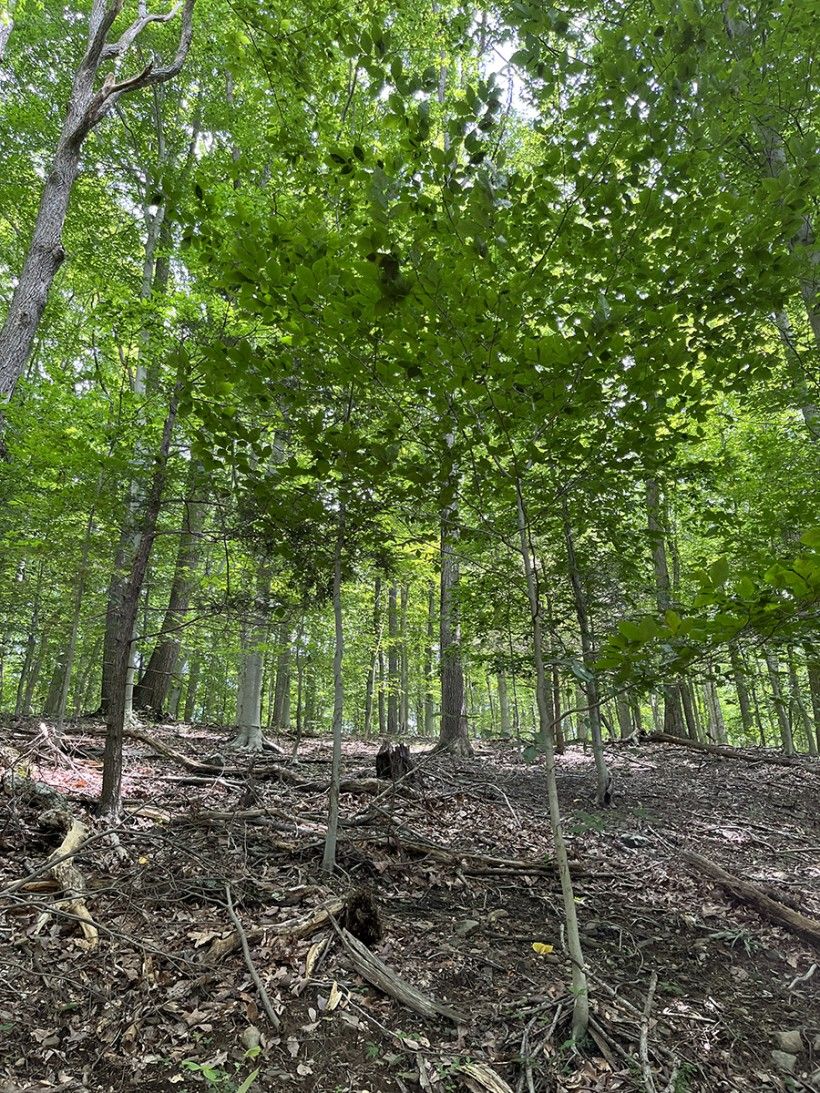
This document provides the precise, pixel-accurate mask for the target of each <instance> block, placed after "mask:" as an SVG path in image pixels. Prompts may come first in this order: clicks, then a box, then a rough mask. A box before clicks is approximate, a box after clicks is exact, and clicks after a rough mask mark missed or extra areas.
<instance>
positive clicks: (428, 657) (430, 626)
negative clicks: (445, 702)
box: [424, 581, 436, 737]
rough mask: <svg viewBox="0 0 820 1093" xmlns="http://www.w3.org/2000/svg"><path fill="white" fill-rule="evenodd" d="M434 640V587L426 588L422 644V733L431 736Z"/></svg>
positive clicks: (433, 724)
mask: <svg viewBox="0 0 820 1093" xmlns="http://www.w3.org/2000/svg"><path fill="white" fill-rule="evenodd" d="M435 640H436V589H435V585H434V584H433V582H432V581H431V582H430V584H429V586H428V588H427V642H426V644H425V646H424V735H425V736H427V737H432V735H433V733H434V732H435V727H436V699H435V695H434V693H433V686H434V675H433V671H434V662H435Z"/></svg>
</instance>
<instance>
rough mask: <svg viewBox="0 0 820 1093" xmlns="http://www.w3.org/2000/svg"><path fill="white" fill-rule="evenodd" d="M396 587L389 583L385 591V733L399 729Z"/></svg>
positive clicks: (393, 734) (392, 734)
mask: <svg viewBox="0 0 820 1093" xmlns="http://www.w3.org/2000/svg"><path fill="white" fill-rule="evenodd" d="M397 597H398V589H397V588H396V586H395V584H391V585H390V590H389V591H388V593H387V733H388V735H389V736H391V737H392V736H395V735H396V734H397V733H398V731H399V645H398V641H399V637H398V618H397V613H396V600H397Z"/></svg>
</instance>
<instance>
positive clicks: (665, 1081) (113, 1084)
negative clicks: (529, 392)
mask: <svg viewBox="0 0 820 1093" xmlns="http://www.w3.org/2000/svg"><path fill="white" fill-rule="evenodd" d="M40 724H41V723H40V722H39V721H26V722H19V721H17V722H9V721H6V722H5V723H4V724H3V725H0V752H2V750H3V747H2V746H3V745H5V746H6V749H5V750H6V752H7V753H8V754H7V756H6V766H7V767H8V765H9V763H11V760H10V758H9V756H10V755H11V754H12V752H11V750H10V748H9V746H12V747H13V749H14V760H13V764H12V765H13V767H14V769H15V770H16V772H17V774H18V775H19V774H21V772H23V771H24V770H25V771H27V772H28V773H29V774H30V776H31V779H33V780H35V781H36V782H37V783H45V784H47V785H48V786H51V787H53V788H54V789H55V790H56V791H58V793H59V794H60V795H62V796H61V797H58V798H50V797H47V796H41V795H38V794H35V793H33V792H32V785H31V781H30V780H27V779H26V778H21V777H15V778H13V779H9V778H8V777H7V778H6V793H5V794H3V793H2V792H0V916H2V917H0V1091H6V1093H12V1091H16V1090H42V1091H45V1090H54V1089H59V1090H66V1091H74V1090H95V1091H96V1090H99V1091H104V1090H105V1091H107V1090H131V1089H138V1090H141V1091H145V1093H153V1091H163V1090H177V1091H179V1093H184V1091H186V1090H187V1091H193V1090H199V1089H206V1088H210V1089H216V1090H222V1091H228V1090H233V1091H235V1093H236V1091H239V1090H243V1091H244V1090H246V1089H252V1090H288V1089H293V1090H302V1091H305V1093H313V1091H315V1093H343V1091H350V1093H354V1091H355V1093H382V1091H389V1090H396V1091H406V1090H418V1089H422V1090H434V1091H436V1093H444V1091H447V1090H463V1089H467V1090H474V1091H482V1090H488V1091H490V1093H505V1091H507V1090H510V1089H511V1090H515V1091H516V1093H535V1091H557V1093H564V1091H567V1093H568V1091H590V1093H591V1091H600V1093H609V1091H616V1090H620V1091H633V1090H634V1091H643V1093H723V1091H736V1093H749V1091H756V1090H761V1091H767V1090H783V1089H795V1090H801V1089H816V1088H820V1083H819V1082H818V1077H819V1076H820V1006H818V1000H819V999H820V967H818V968H817V970H816V973H811V969H812V967H813V966H815V965H817V964H820V953H819V952H818V951H817V949H816V948H815V947H813V946H812V944H811V942H809V941H805V940H801V938H800V937H799V936H797V935H795V934H794V933H792V932H788V931H786V930H785V929H783V928H780V927H778V926H775V925H773V924H772V923H771V922H770V921H767V920H766V919H764V918H762V917H761V915H760V914H759V913H758V912H757V911H756V910H755V909H754V908H753V907H751V906H750V905H749V904H747V903H745V902H738V901H737V900H735V899H734V898H733V897H732V896H730V895H729V894H727V892H726V891H725V890H724V889H723V888H722V887H721V886H720V885H719V884H718V883H716V882H715V881H714V880H712V879H711V878H710V877H708V876H707V875H705V874H704V873H702V872H701V871H699V870H698V869H697V868H696V867H695V866H693V865H691V864H689V863H687V862H685V861H683V860H682V858H681V852H682V851H683V850H685V849H689V850H694V851H696V852H697V853H698V854H700V855H702V856H704V857H706V858H708V859H710V860H711V861H713V862H715V863H718V864H720V865H722V866H723V867H724V868H725V869H726V870H728V871H729V872H731V873H733V874H735V875H736V876H738V877H741V878H744V879H745V880H747V881H751V882H754V883H756V884H759V885H761V886H762V887H764V888H766V889H767V891H768V892H769V893H770V894H771V895H774V896H775V897H776V898H777V899H779V900H780V901H782V902H784V903H787V904H789V905H790V906H791V907H793V908H794V909H796V910H800V911H802V913H803V914H805V915H807V916H810V917H813V918H814V919H820V808H818V801H819V798H820V794H819V793H818V790H819V789H820V766H818V765H817V764H816V763H815V764H814V766H813V767H812V766H811V764H810V762H809V761H808V760H807V761H806V769H805V770H801V769H797V768H782V767H777V766H771V765H768V764H764V763H761V762H754V763H750V762H742V761H739V760H736V759H720V758H717V757H714V756H710V755H705V756H704V755H699V754H696V753H693V752H689V751H687V750H685V749H683V748H678V747H675V746H670V745H664V744H648V743H640V744H635V745H626V746H612V747H609V748H608V749H607V751H608V760H609V762H610V763H611V766H612V769H613V771H614V775H615V797H614V803H613V807H611V808H609V809H605V810H602V809H599V808H597V807H596V805H595V803H594V771H593V768H592V759H591V756H589V755H585V754H584V753H583V751H582V750H581V748H580V747H577V746H575V747H571V748H569V749H568V751H567V753H566V755H564V756H562V757H561V758H560V759H559V770H558V776H559V783H560V794H561V804H562V809H563V813H564V818H565V829H566V833H567V839H568V843H569V847H570V854H571V858H572V863H573V870H574V883H575V895H576V904H577V912H578V916H579V920H580V924H581V928H582V933H583V945H584V952H585V958H586V961H587V965H588V968H589V972H590V993H591V1011H592V1015H593V1021H592V1023H591V1030H592V1035H591V1037H590V1038H589V1039H588V1041H587V1042H586V1043H585V1044H584V1045H582V1046H581V1047H580V1048H576V1047H575V1046H574V1045H573V1044H572V1042H571V1039H570V1031H569V1029H570V1025H569V1022H570V1015H571V1008H572V997H571V995H570V977H571V969H570V963H569V961H568V958H567V957H566V956H565V955H564V947H563V943H564V932H563V928H562V921H563V913H562V909H561V893H560V887H559V884H558V879H557V876H556V874H555V871H554V867H553V864H552V840H551V837H550V833H549V824H548V817H547V806H546V784H545V777H544V773H543V770H542V769H541V768H540V766H539V765H538V764H528V763H526V762H525V761H524V759H523V758H522V757H521V755H520V754H519V751H518V749H516V748H515V747H514V746H511V745H510V744H501V743H498V744H495V743H494V744H480V745H479V746H478V748H477V754H476V757H475V758H474V759H470V760H461V759H459V760H451V759H447V758H442V757H432V758H431V757H428V756H426V755H424V756H423V755H422V753H423V752H424V745H423V744H421V743H414V745H413V752H414V755H415V756H416V758H419V756H422V758H421V762H420V773H419V775H418V776H417V777H416V778H415V779H414V780H412V781H408V782H407V783H406V784H405V785H403V786H401V787H399V788H398V789H392V788H391V787H390V784H389V783H384V782H382V783H377V782H375V780H374V755H375V751H376V744H375V743H374V744H372V745H371V744H365V743H362V742H359V741H353V740H351V741H348V742H347V743H346V744H345V777H346V778H347V779H349V781H348V782H347V783H346V785H345V789H346V792H345V793H344V794H343V796H342V818H343V821H344V823H343V827H342V829H341V832H340V845H339V856H338V860H339V869H338V871H337V872H336V874H335V875H334V876H333V877H332V878H331V879H328V877H327V876H326V875H325V874H323V873H322V871H321V857H322V848H323V836H324V820H325V808H326V793H325V789H324V786H325V783H326V780H327V777H328V771H329V758H330V751H329V742H328V741H326V740H308V741H304V742H303V743H302V745H301V747H300V751H299V762H298V763H297V764H291V763H290V762H289V761H288V759H287V757H285V758H282V757H280V756H276V755H272V754H270V753H265V754H264V755H263V756H262V757H258V758H256V759H255V760H254V762H253V764H252V765H251V766H250V769H244V768H248V767H249V760H248V758H247V757H244V758H241V757H240V758H237V757H236V756H234V755H232V754H231V753H230V752H229V751H228V750H227V743H228V739H229V738H228V730H222V729H218V728H203V727H201V726H184V725H176V726H146V729H145V731H146V732H147V733H149V734H151V736H153V737H155V738H156V740H157V741H159V742H160V743H161V745H162V746H163V747H165V748H166V749H169V748H170V749H172V751H171V752H170V753H169V754H165V755H163V754H159V753H158V752H157V751H156V749H155V748H154V747H152V746H151V745H150V744H149V743H148V742H146V740H131V741H130V742H129V744H128V746H127V756H126V771H127V773H126V778H125V794H126V801H127V805H128V809H127V814H126V817H125V818H124V819H123V821H122V823H121V824H120V825H119V827H118V828H117V830H116V835H117V839H118V844H119V845H118V846H117V845H112V843H111V841H110V839H108V838H107V837H105V836H104V834H103V832H102V830H101V829H100V828H99V825H98V821H96V820H95V819H94V818H93V812H92V806H93V800H94V797H95V795H96V793H97V791H98V789H99V781H100V771H101V754H102V739H101V736H100V735H99V726H96V725H94V724H93V723H90V722H77V723H75V724H72V725H70V726H69V727H68V733H69V734H68V736H67V738H66V741H67V748H66V751H67V753H68V754H67V757H64V758H61V757H60V756H59V753H55V752H54V750H53V749H51V748H50V747H49V746H48V744H47V743H46V742H45V738H44V736H43V735H42V734H41V733H40ZM279 743H280V744H281V745H282V746H283V747H285V748H286V749H287V750H288V752H289V751H290V747H291V742H290V741H288V740H285V739H282V740H280V741H279ZM175 753H181V754H182V755H183V756H186V757H188V760H189V765H188V766H187V767H186V766H185V765H184V764H183V763H181V762H180V758H179V755H178V754H175ZM216 753H220V755H221V759H220V757H219V755H218V754H216ZM749 754H751V753H749ZM754 754H755V755H756V757H757V758H759V757H760V756H761V755H763V754H766V753H762V752H757V753H754ZM204 757H209V761H210V762H211V763H212V764H213V763H216V764H219V763H220V762H221V761H224V763H225V764H228V771H227V772H226V773H225V774H223V775H221V776H218V775H217V774H215V773H214V772H212V771H208V770H205V771H203V770H197V769H193V768H194V767H195V763H193V762H190V761H195V760H198V761H202V760H203V758H204ZM0 773H2V772H1V771H0ZM283 779H286V780H283ZM10 783H11V784H10ZM55 803H56V804H57V805H58V806H59V807H62V808H65V807H66V804H67V806H68V808H69V809H70V811H71V814H72V816H73V817H74V818H75V819H79V820H81V821H82V822H84V823H85V824H86V825H87V827H88V829H89V830H88V833H89V834H90V835H95V834H96V835H97V837H96V838H95V839H93V841H92V842H90V843H89V844H88V845H87V846H86V847H84V848H83V849H82V851H81V852H80V854H79V855H78V856H77V859H76V864H77V866H78V868H79V871H80V873H81V874H82V876H83V878H84V880H85V883H86V885H87V888H88V891H87V898H86V902H87V906H88V909H89V911H90V913H91V916H92V918H93V923H94V925H95V926H96V927H97V929H98V931H99V938H98V941H97V943H96V945H95V944H93V941H91V942H89V941H88V940H86V939H85V938H84V937H83V934H82V932H81V929H80V927H81V923H80V922H79V921H78V915H77V914H76V907H74V910H73V911H72V910H69V909H68V907H67V905H62V906H57V907H55V900H56V899H58V898H59V893H57V892H56V891H55V887H56V885H55V884H54V882H52V881H50V880H49V874H48V870H47V868H46V869H44V868H43V866H44V864H45V862H46V859H47V857H48V855H49V854H51V853H52V852H53V851H54V849H55V848H56V847H57V846H59V845H60V842H61V840H62V838H63V835H64V832H62V831H59V830H54V829H53V828H46V827H44V826H43V822H42V812H43V810H44V809H53V808H54V807H55ZM26 878H30V879H29V881H28V883H26V884H25V885H23V886H22V887H21V886H19V884H18V882H21V881H25V880H26ZM15 884H17V885H18V886H17V887H16V889H15V890H14V891H11V892H8V891H6V889H8V888H9V886H11V885H15ZM360 888H363V889H366V890H367V891H369V892H370V893H371V894H372V895H373V896H374V897H375V900H376V902H377V904H378V908H379V914H380V918H381V924H382V928H383V936H382V939H381V941H379V942H378V943H377V944H375V945H374V946H373V947H374V950H375V952H376V954H377V955H378V956H379V957H380V958H381V960H382V961H384V963H385V964H386V965H388V966H389V968H390V969H392V971H393V972H395V973H397V974H398V975H399V976H401V977H402V978H403V979H404V980H406V981H407V982H408V983H409V984H411V985H412V986H414V987H415V988H417V990H419V991H421V992H422V993H423V994H424V995H426V996H428V997H429V998H432V999H434V1000H435V1001H436V1002H438V1003H440V1004H441V1005H444V1006H446V1007H449V1008H451V1009H453V1010H456V1011H458V1013H459V1014H460V1015H461V1020H460V1021H454V1020H448V1019H446V1018H444V1017H436V1018H433V1019H430V1018H426V1017H422V1016H420V1015H419V1014H418V1013H416V1012H414V1011H413V1010H411V1009H409V1008H408V1007H407V1006H405V1005H403V1004H401V1003H400V1002H398V1001H395V1000H393V999H392V998H391V997H389V996H388V995H387V994H385V993H384V992H383V991H382V990H380V989H378V988H377V987H374V986H373V985H371V984H370V983H368V982H366V981H365V980H364V979H362V978H361V976H360V975H359V974H358V973H357V971H356V969H355V968H354V966H353V962H352V957H351V955H350V953H349V952H347V951H346V950H345V949H344V947H343V946H342V943H341V941H340V939H339V936H338V934H337V932H336V929H335V927H334V925H333V923H332V922H331V921H330V920H329V918H328V915H327V913H326V911H327V909H328V908H329V909H330V910H331V911H333V910H334V909H335V910H336V911H338V908H339V903H338V899H337V897H342V898H344V897H346V896H347V895H348V894H349V893H350V892H351V890H353V889H360ZM229 895H230V898H231V903H232V905H233V907H234V909H235V913H236V915H237V916H238V918H239V920H240V922H241V923H242V928H243V932H244V934H245V936H246V938H247V943H248V955H247V958H246V957H245V956H244V955H243V951H242V945H241V943H239V942H240V939H239V936H238V934H237V933H236V930H235V927H234V925H233V923H232V920H231V917H230V912H229V908H228V896H229ZM334 900H336V902H333V901H334ZM534 944H535V945H536V946H537V948H534V947H533V946H534ZM550 946H551V947H552V951H549V947H550ZM538 950H541V951H538ZM807 973H811V974H807ZM255 977H257V978H258V979H259V983H257V982H255ZM260 983H261V987H262V990H260ZM653 988H654V989H653ZM263 994H264V996H265V997H267V999H268V1000H269V1004H270V1006H271V1009H272V1011H273V1012H274V1015H275V1017H276V1019H277V1021H278V1028H277V1027H276V1025H275V1024H274V1022H273V1021H272V1020H271V1018H270V1016H269V1015H268V1013H267V1012H266V1007H265V1002H264V1000H263ZM796 1030H799V1031H800V1039H799V1040H798V1041H797V1046H798V1048H799V1054H796V1053H795V1051H794V1050H793V1051H792V1055H791V1060H792V1061H791V1064H790V1065H791V1066H792V1073H791V1074H789V1073H788V1072H787V1071H785V1070H784V1069H782V1067H783V1066H784V1065H788V1064H789V1059H788V1057H787V1058H786V1059H785V1060H784V1058H783V1056H782V1054H781V1056H774V1057H773V1055H772V1052H773V1051H777V1050H778V1049H779V1048H781V1047H782V1046H783V1045H782V1043H780V1040H782V1036H783V1034H784V1033H789V1032H792V1033H794V1032H795V1031H796ZM642 1034H643V1039H644V1041H645V1043H644V1046H643V1048H642V1045H641V1040H642ZM778 1034H780V1037H778ZM793 1039H794V1037H793ZM813 1075H814V1077H812V1076H813ZM248 1083H250V1084H248ZM812 1083H814V1084H812Z"/></svg>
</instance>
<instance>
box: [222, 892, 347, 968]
mask: <svg viewBox="0 0 820 1093" xmlns="http://www.w3.org/2000/svg"><path fill="white" fill-rule="evenodd" d="M343 906H344V900H341V899H332V900H330V901H329V902H328V903H326V904H324V906H322V907H317V908H316V910H315V911H314V912H313V913H312V914H311V915H308V917H307V918H303V919H292V920H291V921H289V922H283V923H280V924H279V925H278V926H254V927H253V928H252V929H250V930H246V931H245V935H246V937H247V939H248V941H259V940H260V939H261V938H263V937H292V938H299V937H308V936H309V935H310V934H313V933H315V932H316V931H317V930H318V929H319V928H320V927H322V926H326V925H327V924H328V922H330V920H331V916H333V915H337V914H338V913H339V912H340V911H341V909H342V907H343ZM241 943H242V939H241V938H240V935H239V932H238V931H237V930H234V931H233V932H232V933H230V934H228V935H227V937H218V938H217V939H216V940H215V941H214V942H213V944H212V945H211V947H210V948H209V949H208V953H207V956H206V957H205V962H206V963H207V964H216V963H217V962H218V961H219V960H221V959H222V958H223V957H224V956H227V955H228V953H232V952H233V951H234V949H236V948H237V947H238V946H239V945H241Z"/></svg>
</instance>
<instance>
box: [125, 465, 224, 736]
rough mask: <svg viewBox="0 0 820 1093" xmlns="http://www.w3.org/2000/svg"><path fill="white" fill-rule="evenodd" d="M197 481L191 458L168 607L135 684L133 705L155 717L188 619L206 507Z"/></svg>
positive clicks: (198, 475)
mask: <svg viewBox="0 0 820 1093" xmlns="http://www.w3.org/2000/svg"><path fill="white" fill-rule="evenodd" d="M200 482H201V468H200V467H198V466H197V464H196V463H195V462H194V461H193V460H192V461H191V463H190V465H189V469H188V482H187V485H186V489H185V501H184V502H183V504H184V513H183V517H182V526H181V528H180V536H179V549H178V551H177V558H176V564H175V566H174V576H173V579H172V581H171V590H170V593H169V595H168V607H167V608H166V611H165V617H164V619H163V620H162V627H161V631H160V636H159V638H158V640H157V643H156V645H155V646H154V650H153V652H152V653H151V657H150V659H149V661H148V666H147V667H146V669H145V672H144V673H143V675H142V679H141V680H140V681H139V683H138V684H136V686H135V687H134V698H133V705H134V708H135V709H138V710H148V711H150V712H152V713H153V714H155V715H156V716H161V714H162V712H163V709H164V707H165V700H166V696H167V695H168V691H169V688H170V687H171V685H172V682H173V681H174V679H175V675H176V670H177V660H178V658H179V649H180V633H181V631H182V628H183V627H184V626H185V623H186V621H187V615H188V606H189V604H190V601H191V595H192V593H193V589H194V577H195V570H196V564H197V561H198V560H199V552H200V546H201V540H202V530H203V528H204V526H205V513H206V507H207V506H206V504H205V501H204V500H203V499H201V498H200V499H197V494H198V493H199V490H200V488H201V487H200Z"/></svg>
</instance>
